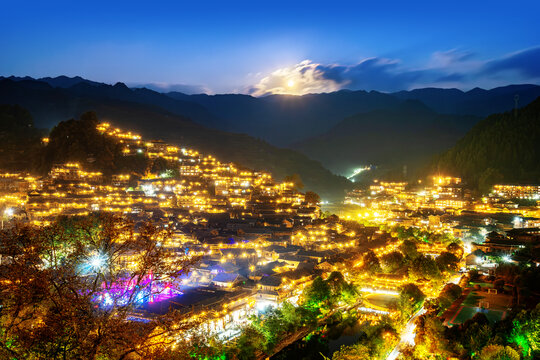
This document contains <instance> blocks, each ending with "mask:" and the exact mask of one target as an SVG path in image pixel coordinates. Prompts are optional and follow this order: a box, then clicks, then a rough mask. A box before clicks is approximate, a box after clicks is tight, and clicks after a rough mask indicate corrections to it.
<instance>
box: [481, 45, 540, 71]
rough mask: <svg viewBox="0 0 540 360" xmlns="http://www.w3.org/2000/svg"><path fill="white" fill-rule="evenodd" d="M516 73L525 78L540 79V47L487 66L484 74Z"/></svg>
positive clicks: (491, 62) (498, 60)
mask: <svg viewBox="0 0 540 360" xmlns="http://www.w3.org/2000/svg"><path fill="white" fill-rule="evenodd" d="M507 71H514V72H517V73H518V74H521V75H522V76H524V77H529V78H533V79H534V78H540V46H538V47H533V48H530V49H526V50H522V51H518V52H515V53H512V54H509V55H507V56H504V57H503V58H500V59H495V60H492V61H489V62H487V63H486V64H485V66H484V69H483V73H484V74H489V73H502V72H507Z"/></svg>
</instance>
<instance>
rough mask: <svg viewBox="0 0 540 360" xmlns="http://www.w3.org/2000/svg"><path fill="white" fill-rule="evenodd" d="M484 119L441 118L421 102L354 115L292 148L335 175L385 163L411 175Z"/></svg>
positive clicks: (410, 101) (458, 116)
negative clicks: (317, 161)
mask: <svg viewBox="0 0 540 360" xmlns="http://www.w3.org/2000/svg"><path fill="white" fill-rule="evenodd" d="M479 119H480V118H478V117H475V116H464V115H441V114H438V113H436V112H435V111H433V110H432V109H430V108H429V107H427V106H426V105H424V104H423V103H422V102H420V101H417V100H407V101H405V102H403V103H400V104H398V105H396V106H394V107H391V108H387V109H378V110H373V111H370V112H366V113H361V114H356V115H353V116H350V117H348V118H346V119H344V120H343V121H341V122H340V123H338V124H337V125H335V126H334V127H333V128H332V129H330V130H329V131H328V132H326V133H325V134H322V135H319V136H316V137H313V138H310V139H306V140H304V141H302V142H299V143H297V144H295V145H293V148H294V149H296V150H298V151H301V152H303V153H304V154H306V155H308V156H309V157H311V158H313V159H317V160H319V161H320V162H321V163H322V164H323V165H324V166H325V167H327V168H328V169H330V170H332V171H333V172H335V173H340V174H350V173H351V172H352V170H353V169H354V168H357V167H360V166H367V165H382V166H383V167H385V168H387V169H392V168H393V169H394V170H395V169H397V170H398V171H399V170H402V169H403V167H404V166H406V167H407V168H408V171H409V173H411V172H413V171H414V170H415V168H416V167H418V166H419V165H421V163H422V161H426V160H429V159H430V158H431V156H432V155H433V154H435V153H437V152H441V151H443V150H446V149H448V148H450V147H451V146H452V145H454V144H455V142H456V141H457V140H458V139H459V138H460V137H461V136H463V135H464V134H465V133H466V132H467V130H468V129H469V128H470V127H471V126H472V125H473V124H475V123H476V122H477V121H478V120H479Z"/></svg>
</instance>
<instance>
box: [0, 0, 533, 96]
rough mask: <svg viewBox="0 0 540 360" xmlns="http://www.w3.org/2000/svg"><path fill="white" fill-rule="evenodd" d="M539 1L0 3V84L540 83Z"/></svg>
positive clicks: (202, 87) (232, 87) (280, 86)
mask: <svg viewBox="0 0 540 360" xmlns="http://www.w3.org/2000/svg"><path fill="white" fill-rule="evenodd" d="M539 13H540V2H539V1H521V2H519V3H517V4H516V2H510V1H504V2H503V1H445V2H443V1H426V2H422V1H416V2H414V1H373V2H367V1H361V0H358V1H354V2H339V1H333V2H331V1H326V2H314V1H310V2H303V1H283V2H280V1H249V2H242V1H215V2H214V1H189V2H188V1H180V0H177V1H158V0H155V1H141V2H138V1H129V2H127V1H126V2H123V1H114V2H113V1H108V2H106V1H91V2H90V1H88V2H82V1H73V0H72V1H54V0H51V1H24V0H4V1H2V2H0V33H1V34H2V35H1V36H0V48H1V49H2V51H1V52H0V75H4V76H9V75H16V76H24V75H29V76H33V77H43V76H57V75H68V76H75V75H80V76H83V77H85V78H89V79H92V80H96V81H102V82H107V83H114V82H117V81H122V82H125V83H127V84H154V86H156V87H161V88H163V89H180V90H185V91H188V92H199V91H207V92H211V93H222V92H242V93H252V94H255V95H262V94H266V93H297V94H302V93H306V92H319V91H332V90H337V89H342V88H351V89H365V90H380V91H394V90H400V89H410V88H415V87H422V86H442V87H459V88H463V89H470V88H472V87H475V86H480V87H487V88H490V87H494V86H499V85H504V84H510V83H540V65H539V64H540V30H539V25H538V14H539Z"/></svg>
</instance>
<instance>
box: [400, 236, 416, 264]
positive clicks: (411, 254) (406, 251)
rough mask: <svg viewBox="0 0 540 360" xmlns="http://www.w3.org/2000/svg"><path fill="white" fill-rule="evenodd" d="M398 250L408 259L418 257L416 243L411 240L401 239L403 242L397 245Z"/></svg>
mask: <svg viewBox="0 0 540 360" xmlns="http://www.w3.org/2000/svg"><path fill="white" fill-rule="evenodd" d="M399 250H400V251H401V252H402V253H403V255H405V258H406V259H408V260H414V259H416V258H417V257H418V250H417V248H416V243H415V242H414V241H412V240H403V243H402V244H401V245H400V246H399Z"/></svg>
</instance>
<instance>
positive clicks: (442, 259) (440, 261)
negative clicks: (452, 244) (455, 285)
mask: <svg viewBox="0 0 540 360" xmlns="http://www.w3.org/2000/svg"><path fill="white" fill-rule="evenodd" d="M435 262H436V263H437V266H438V267H439V270H441V271H456V270H457V268H458V263H459V259H458V257H457V256H456V255H454V254H452V253H450V252H447V251H444V252H442V253H441V254H440V255H439V256H437V258H436V259H435Z"/></svg>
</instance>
